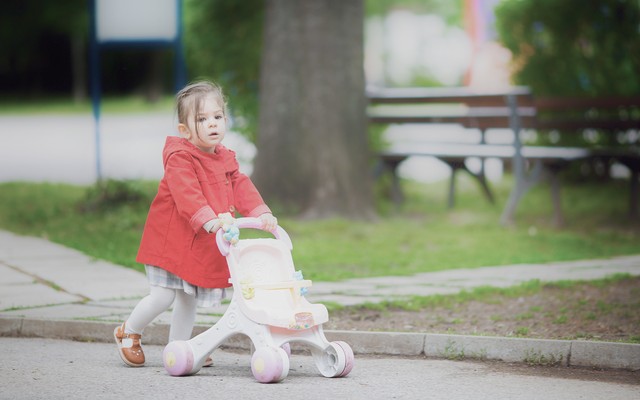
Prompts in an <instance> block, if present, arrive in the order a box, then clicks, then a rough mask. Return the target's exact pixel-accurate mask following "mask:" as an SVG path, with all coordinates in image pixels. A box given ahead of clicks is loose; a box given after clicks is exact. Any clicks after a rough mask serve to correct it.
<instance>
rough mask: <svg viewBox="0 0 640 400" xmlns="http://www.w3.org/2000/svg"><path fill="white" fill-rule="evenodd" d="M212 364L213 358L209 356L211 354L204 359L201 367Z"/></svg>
mask: <svg viewBox="0 0 640 400" xmlns="http://www.w3.org/2000/svg"><path fill="white" fill-rule="evenodd" d="M212 365H213V359H212V358H211V356H207V359H206V360H204V364H202V366H203V367H211V366H212Z"/></svg>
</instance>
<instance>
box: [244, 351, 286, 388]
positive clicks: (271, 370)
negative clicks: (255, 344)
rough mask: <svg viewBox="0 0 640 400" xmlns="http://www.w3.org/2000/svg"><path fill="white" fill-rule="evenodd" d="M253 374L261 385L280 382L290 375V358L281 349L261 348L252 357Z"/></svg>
mask: <svg viewBox="0 0 640 400" xmlns="http://www.w3.org/2000/svg"><path fill="white" fill-rule="evenodd" d="M251 372H253V376H254V377H255V378H256V380H257V381H258V382H260V383H272V382H280V381H281V380H283V379H284V378H286V377H287V375H288V374H289V356H288V355H287V353H286V352H285V351H284V350H283V349H282V348H280V347H278V348H277V349H276V348H273V347H261V348H259V349H256V351H255V352H254V353H253V356H252V357H251Z"/></svg>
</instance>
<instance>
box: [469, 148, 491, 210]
mask: <svg viewBox="0 0 640 400" xmlns="http://www.w3.org/2000/svg"><path fill="white" fill-rule="evenodd" d="M482 165H483V168H482V170H480V173H478V174H474V173H473V172H471V171H469V170H468V169H467V168H466V167H465V169H466V170H467V172H469V173H470V174H471V175H473V176H474V177H475V178H476V179H477V180H478V182H479V183H480V187H482V191H483V192H484V195H485V196H486V197H487V200H489V203H491V204H495V203H496V200H495V198H494V197H493V193H492V192H491V188H490V187H489V183H488V182H487V176H486V175H485V174H484V159H483V160H482Z"/></svg>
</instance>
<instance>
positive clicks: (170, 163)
mask: <svg viewBox="0 0 640 400" xmlns="http://www.w3.org/2000/svg"><path fill="white" fill-rule="evenodd" d="M165 179H166V182H167V185H168V187H169V191H170V192H171V197H172V198H173V201H174V202H175V205H176V208H177V209H178V213H179V214H180V215H181V216H182V217H183V218H185V219H186V220H187V221H189V225H191V228H192V229H193V230H194V232H198V231H199V230H200V229H203V226H204V224H205V223H207V222H209V221H211V220H215V219H218V216H217V215H216V213H215V212H214V211H213V209H212V208H211V206H210V205H209V203H208V202H207V199H206V198H205V197H204V193H202V188H201V187H200V184H199V182H198V177H197V175H196V171H195V169H194V167H193V159H192V157H191V155H189V154H187V153H184V152H177V153H174V154H172V155H171V156H169V158H168V159H167V161H166V166H165Z"/></svg>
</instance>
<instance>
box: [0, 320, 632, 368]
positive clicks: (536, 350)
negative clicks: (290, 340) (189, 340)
mask: <svg viewBox="0 0 640 400" xmlns="http://www.w3.org/2000/svg"><path fill="white" fill-rule="evenodd" d="M118 325H119V324H118V323H115V322H114V323H104V322H96V321H80V320H46V319H34V318H7V317H2V316H0V337H34V338H49V339H64V340H75V341H85V342H107V343H108V342H111V341H112V340H113V333H112V332H113V329H114V328H115V327H116V326H118ZM208 328H209V326H204V325H196V326H195V327H194V330H193V334H194V335H197V334H200V333H202V332H204V331H205V330H207V329H208ZM325 335H326V337H327V339H328V340H330V341H335V340H342V341H345V342H347V343H349V344H350V345H351V347H352V349H353V352H354V353H355V354H362V355H387V356H407V357H409V356H410V357H417V356H424V357H430V358H441V359H450V360H466V359H472V360H495V361H503V362H513V363H526V364H530V365H546V366H555V365H560V366H566V367H569V366H571V367H591V368H603V369H625V370H632V371H636V370H640V344H634V343H615V342H592V341H580V340H549V339H526V338H506V337H489V336H468V335H448V334H433V333H400V332H360V331H325ZM168 336H169V325H167V324H151V325H149V326H148V327H147V329H145V335H144V342H145V343H147V344H152V345H160V346H162V345H164V344H166V340H167V339H166V338H167V337H168ZM294 346H295V345H294ZM222 347H225V348H231V349H246V350H248V349H250V347H251V343H250V341H249V339H248V338H247V337H245V336H243V335H236V336H233V337H231V338H229V339H228V340H227V341H226V342H225V344H224V345H223V346H222ZM294 349H295V347H294Z"/></svg>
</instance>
